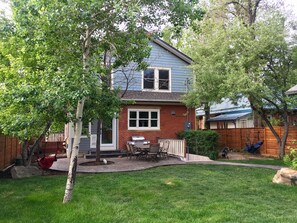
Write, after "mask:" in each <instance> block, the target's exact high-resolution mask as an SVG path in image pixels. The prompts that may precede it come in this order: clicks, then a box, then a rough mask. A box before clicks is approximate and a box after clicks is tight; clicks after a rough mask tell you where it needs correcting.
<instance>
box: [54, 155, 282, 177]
mask: <svg viewBox="0 0 297 223" xmlns="http://www.w3.org/2000/svg"><path fill="white" fill-rule="evenodd" d="M233 156H235V154H233ZM236 158H237V159H240V157H239V155H238V154H237V155H236ZM241 159H246V157H242V158H241ZM106 160H108V161H111V162H113V163H112V164H108V165H97V166H82V165H80V164H81V163H85V162H91V161H94V159H85V158H78V166H77V172H78V173H110V172H126V171H137V170H145V169H149V168H153V167H158V166H170V165H185V164H211V165H232V166H244V167H256V168H268V169H274V170H279V169H280V168H282V167H281V166H273V165H260V164H246V163H231V162H227V160H225V161H223V162H222V161H213V160H210V159H209V158H208V157H205V156H198V155H193V154H190V155H189V156H188V157H187V158H185V159H180V158H176V157H169V158H168V159H162V160H159V161H158V162H153V161H147V160H138V159H135V158H133V159H128V158H127V157H116V158H106ZM68 167H69V159H68V158H59V159H58V160H57V161H56V162H54V163H53V165H52V167H51V170H55V171H63V172H67V171H68Z"/></svg>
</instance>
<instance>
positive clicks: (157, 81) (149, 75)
mask: <svg viewBox="0 0 297 223" xmlns="http://www.w3.org/2000/svg"><path fill="white" fill-rule="evenodd" d="M170 73H171V72H170V69H166V68H148V69H146V70H145V71H143V89H144V90H155V91H170Z"/></svg>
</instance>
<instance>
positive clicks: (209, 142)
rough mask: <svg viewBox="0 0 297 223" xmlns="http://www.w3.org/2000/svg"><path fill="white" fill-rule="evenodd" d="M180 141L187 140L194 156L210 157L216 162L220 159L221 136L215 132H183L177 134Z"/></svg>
mask: <svg viewBox="0 0 297 223" xmlns="http://www.w3.org/2000/svg"><path fill="white" fill-rule="evenodd" d="M177 137H178V138H179V139H186V141H187V146H188V148H189V152H190V153H192V154H197V155H202V156H208V157H209V158H210V159H212V160H215V159H217V158H218V155H219V150H218V139H219V135H218V133H217V132H215V131H211V130H206V131H202V130H199V131H181V132H179V133H177Z"/></svg>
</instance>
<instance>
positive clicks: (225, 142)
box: [214, 126, 297, 157]
mask: <svg viewBox="0 0 297 223" xmlns="http://www.w3.org/2000/svg"><path fill="white" fill-rule="evenodd" d="M275 129H276V131H277V132H278V134H280V135H282V134H283V133H284V130H283V128H282V127H275ZM214 131H216V132H217V133H218V134H219V146H220V148H223V147H229V148H232V149H236V150H243V149H244V147H245V145H246V144H250V143H252V144H254V143H256V142H258V141H260V140H261V141H264V144H263V145H262V147H261V149H260V150H259V153H260V154H261V155H265V156H273V157H278V144H277V140H276V138H275V137H274V135H273V133H272V132H271V131H270V129H269V128H237V129H214ZM296 142H297V127H295V126H292V127H290V128H289V135H288V139H287V143H286V152H288V148H289V147H293V146H295V148H296V147H297V144H296Z"/></svg>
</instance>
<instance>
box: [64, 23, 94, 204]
mask: <svg viewBox="0 0 297 223" xmlns="http://www.w3.org/2000/svg"><path fill="white" fill-rule="evenodd" d="M90 48H91V34H90V30H89V28H87V29H86V33H85V37H84V38H83V43H82V49H83V71H84V73H83V76H82V81H84V75H85V74H87V73H88V72H89V60H90ZM85 100H86V99H85V97H83V98H82V99H81V100H79V101H78V103H77V108H76V123H75V128H74V141H73V145H72V148H71V152H70V163H69V170H68V177H67V182H66V188H65V194H64V199H63V203H64V204H65V203H68V202H69V201H71V199H72V193H73V188H74V184H75V177H76V169H77V159H78V152H79V143H80V137H81V131H82V117H83V109H84V104H85Z"/></svg>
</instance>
